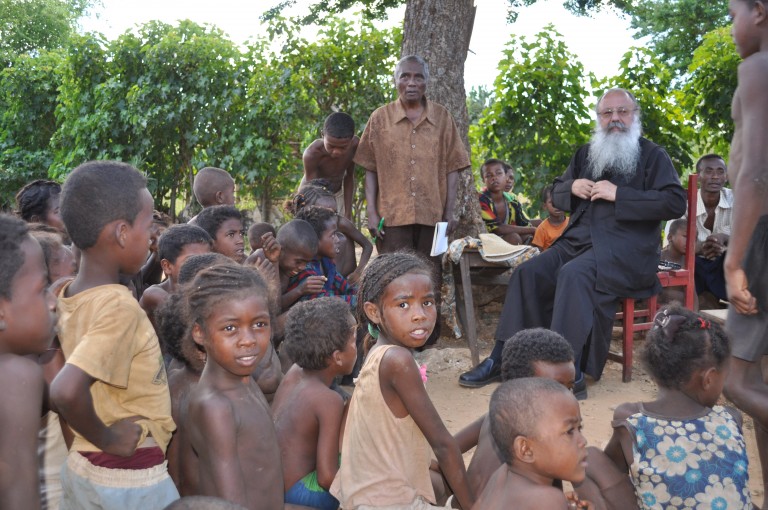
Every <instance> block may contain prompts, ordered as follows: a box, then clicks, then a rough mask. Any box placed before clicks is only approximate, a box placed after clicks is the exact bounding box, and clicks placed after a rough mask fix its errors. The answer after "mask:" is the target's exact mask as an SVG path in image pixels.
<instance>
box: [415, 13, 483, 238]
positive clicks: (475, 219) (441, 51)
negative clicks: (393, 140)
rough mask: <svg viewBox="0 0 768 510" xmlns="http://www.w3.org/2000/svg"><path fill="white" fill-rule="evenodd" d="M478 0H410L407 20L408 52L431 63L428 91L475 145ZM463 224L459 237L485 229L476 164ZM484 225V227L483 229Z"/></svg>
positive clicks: (468, 178) (462, 192)
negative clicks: (468, 64)
mask: <svg viewBox="0 0 768 510" xmlns="http://www.w3.org/2000/svg"><path fill="white" fill-rule="evenodd" d="M475 9H476V7H475V5H474V0H408V3H407V5H406V8H405V21H404V23H403V44H402V48H401V52H402V56H405V55H411V54H416V55H420V56H422V57H424V59H425V60H426V61H427V63H428V64H429V74H430V77H429V84H428V85H427V96H428V97H429V98H430V99H431V100H433V101H436V102H438V103H440V104H441V105H443V106H445V107H446V108H447V109H448V111H450V112H451V113H452V114H453V117H454V119H455V120H456V124H457V126H458V128H459V133H460V134H461V137H462V140H464V145H465V146H466V147H467V151H469V150H470V148H469V137H468V132H469V117H468V115H467V94H466V91H465V90H464V61H465V60H466V58H467V51H469V40H470V38H471V37H472V27H473V25H474V21H475ZM456 201H457V203H456V213H457V215H458V216H459V227H458V229H457V230H456V232H454V237H464V236H467V235H471V236H474V237H477V234H478V233H480V232H483V231H485V229H484V228H482V220H481V218H480V203H479V201H478V199H477V192H476V191H475V182H474V178H473V176H472V169H471V168H470V169H468V170H467V171H464V172H462V173H461V174H460V178H459V188H458V192H457V198H456ZM481 229H482V230H481Z"/></svg>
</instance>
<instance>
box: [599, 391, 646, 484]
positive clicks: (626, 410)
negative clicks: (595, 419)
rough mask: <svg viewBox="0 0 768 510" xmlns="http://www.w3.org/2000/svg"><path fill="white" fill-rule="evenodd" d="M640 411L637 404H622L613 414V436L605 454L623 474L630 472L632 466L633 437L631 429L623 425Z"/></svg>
mask: <svg viewBox="0 0 768 510" xmlns="http://www.w3.org/2000/svg"><path fill="white" fill-rule="evenodd" d="M638 410H639V405H638V404H637V403H626V404H621V405H620V406H619V407H617V408H616V410H615V411H614V412H613V421H612V422H611V424H612V425H613V435H612V436H611V439H610V440H609V441H608V444H607V445H606V446H605V449H604V450H603V451H604V452H605V454H606V455H607V456H608V457H609V458H610V459H611V460H612V461H613V463H614V464H616V467H618V468H619V469H620V470H621V471H622V472H623V473H628V472H629V466H631V465H632V462H633V456H632V435H631V434H630V432H629V429H628V428H627V427H626V426H625V425H623V424H624V423H625V422H626V419H627V418H629V417H630V416H632V415H633V414H635V413H636V412H637V411H638Z"/></svg>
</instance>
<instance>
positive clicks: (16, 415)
mask: <svg viewBox="0 0 768 510" xmlns="http://www.w3.org/2000/svg"><path fill="white" fill-rule="evenodd" d="M0 259H1V260H2V261H3V263H2V268H1V269H0V386H2V387H3V388H6V391H4V392H3V396H2V398H0V430H2V434H0V508H24V509H32V510H34V509H38V508H40V483H39V482H40V480H39V478H38V458H37V431H38V429H39V428H40V411H41V409H42V407H43V386H44V383H43V374H42V370H41V368H40V367H39V366H38V364H37V363H36V362H35V361H33V360H31V359H29V358H26V357H24V356H25V355H27V354H42V353H43V352H45V351H46V349H48V347H49V346H50V344H51V340H52V339H53V336H54V334H55V331H54V328H55V325H56V314H55V308H56V300H55V298H54V297H53V294H51V293H50V291H49V290H48V273H47V271H46V268H45V261H44V259H43V250H42V249H41V248H40V245H39V244H38V243H37V241H35V240H34V239H33V238H32V237H30V236H29V234H28V233H27V226H26V225H25V224H24V222H23V221H21V220H18V219H16V218H13V217H11V216H7V215H5V214H0ZM8 389H10V391H8Z"/></svg>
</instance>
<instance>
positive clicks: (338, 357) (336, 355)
mask: <svg viewBox="0 0 768 510" xmlns="http://www.w3.org/2000/svg"><path fill="white" fill-rule="evenodd" d="M329 358H330V360H331V363H332V364H334V365H336V366H337V367H340V366H341V365H343V364H344V360H343V359H342V354H341V351H339V350H335V351H333V354H331V355H330V356H329ZM331 363H329V365H330V364H331Z"/></svg>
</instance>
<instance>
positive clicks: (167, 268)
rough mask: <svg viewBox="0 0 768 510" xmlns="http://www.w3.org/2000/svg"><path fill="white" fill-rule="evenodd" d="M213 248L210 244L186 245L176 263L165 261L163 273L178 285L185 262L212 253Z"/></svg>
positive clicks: (163, 261)
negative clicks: (195, 256) (190, 258)
mask: <svg viewBox="0 0 768 510" xmlns="http://www.w3.org/2000/svg"><path fill="white" fill-rule="evenodd" d="M210 252H211V247H210V245H209V244H208V243H193V244H185V245H184V246H183V247H182V248H181V253H179V256H178V257H176V262H174V263H171V262H170V261H169V260H168V259H163V260H162V261H161V263H162V264H163V272H164V273H166V276H167V277H168V278H170V279H171V282H173V283H176V282H177V281H178V280H179V271H181V266H183V265H184V262H186V260H187V259H188V258H189V257H191V256H192V255H201V254H203V253H210Z"/></svg>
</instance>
